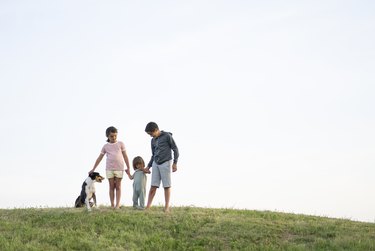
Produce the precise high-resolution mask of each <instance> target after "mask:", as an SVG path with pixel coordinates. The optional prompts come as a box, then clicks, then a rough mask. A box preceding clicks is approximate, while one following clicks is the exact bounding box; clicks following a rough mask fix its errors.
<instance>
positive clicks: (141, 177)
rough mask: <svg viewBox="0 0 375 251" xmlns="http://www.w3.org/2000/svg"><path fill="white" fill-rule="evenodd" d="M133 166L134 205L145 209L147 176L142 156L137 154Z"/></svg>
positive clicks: (136, 207)
mask: <svg viewBox="0 0 375 251" xmlns="http://www.w3.org/2000/svg"><path fill="white" fill-rule="evenodd" d="M133 168H134V171H135V173H134V174H133V179H134V180H133V207H134V208H135V209H140V210H143V209H144V208H145V196H146V183H147V177H146V174H145V173H144V169H145V162H144V161H143V159H142V157H140V156H137V157H135V158H134V159H133ZM138 199H139V205H138Z"/></svg>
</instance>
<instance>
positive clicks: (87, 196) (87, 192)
mask: <svg viewBox="0 0 375 251" xmlns="http://www.w3.org/2000/svg"><path fill="white" fill-rule="evenodd" d="M102 180H104V177H102V176H100V174H99V173H97V172H93V173H90V175H89V177H87V179H86V180H85V181H84V182H83V184H82V190H81V194H80V195H79V196H78V198H77V199H76V202H75V207H84V206H85V205H86V207H87V210H88V211H91V207H92V206H94V205H95V206H96V195H95V182H99V183H101V182H102ZM91 198H92V199H93V200H94V203H92V202H91V201H90V200H91Z"/></svg>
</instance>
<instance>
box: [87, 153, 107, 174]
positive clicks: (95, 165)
mask: <svg viewBox="0 0 375 251" xmlns="http://www.w3.org/2000/svg"><path fill="white" fill-rule="evenodd" d="M103 157H104V154H103V153H101V154H99V157H98V158H97V159H96V161H95V164H94V167H93V168H92V169H91V171H90V172H89V174H90V173H93V172H94V171H95V169H96V168H97V167H98V165H99V163H100V161H102V159H103Z"/></svg>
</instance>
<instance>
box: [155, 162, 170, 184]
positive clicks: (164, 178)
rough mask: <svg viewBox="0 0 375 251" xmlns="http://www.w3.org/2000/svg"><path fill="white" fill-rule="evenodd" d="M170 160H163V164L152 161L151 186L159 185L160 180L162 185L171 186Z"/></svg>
mask: <svg viewBox="0 0 375 251" xmlns="http://www.w3.org/2000/svg"><path fill="white" fill-rule="evenodd" d="M171 162H172V161H171V160H169V161H166V162H164V163H163V164H160V165H158V164H156V162H155V161H154V162H153V163H152V170H151V186H153V187H160V182H163V187H164V188H168V187H171V185H172V182H171V173H172V170H171Z"/></svg>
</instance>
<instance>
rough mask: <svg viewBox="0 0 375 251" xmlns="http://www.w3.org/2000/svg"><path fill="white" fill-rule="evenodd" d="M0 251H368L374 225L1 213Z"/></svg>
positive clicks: (178, 211) (220, 215) (150, 214)
mask: <svg viewBox="0 0 375 251" xmlns="http://www.w3.org/2000/svg"><path fill="white" fill-rule="evenodd" d="M0 250H366V251H368V250H375V224H373V223H361V222H353V221H349V220H340V219H330V218H322V217H314V216H304V215H294V214H285V213H274V212H260V211H249V210H230V209H208V208H194V207H177V208H173V211H172V212H171V213H170V214H165V213H163V211H162V209H161V208H160V207H154V208H152V210H150V211H147V212H144V211H135V210H133V209H132V208H129V207H124V208H122V209H120V210H116V211H114V210H112V209H110V208H107V207H101V208H97V209H96V210H94V211H93V212H91V213H88V212H86V211H85V210H84V209H70V208H55V209H12V210H0Z"/></svg>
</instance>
